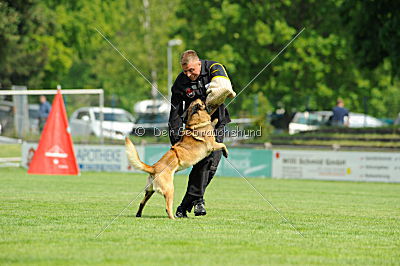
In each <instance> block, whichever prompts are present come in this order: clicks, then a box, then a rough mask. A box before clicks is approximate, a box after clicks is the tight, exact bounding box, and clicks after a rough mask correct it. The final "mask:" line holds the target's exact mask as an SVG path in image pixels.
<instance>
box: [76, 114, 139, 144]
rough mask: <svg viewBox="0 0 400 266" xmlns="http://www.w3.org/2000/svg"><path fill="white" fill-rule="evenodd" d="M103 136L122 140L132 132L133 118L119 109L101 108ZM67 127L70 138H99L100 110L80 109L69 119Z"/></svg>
mask: <svg viewBox="0 0 400 266" xmlns="http://www.w3.org/2000/svg"><path fill="white" fill-rule="evenodd" d="M103 115H104V120H103V125H102V129H103V136H104V137H106V138H111V139H124V137H125V135H127V134H129V133H130V132H131V131H132V128H133V125H134V122H135V120H134V118H133V116H132V114H130V113H129V112H127V111H125V110H124V109H120V108H110V107H104V108H103ZM69 125H70V128H71V134H72V136H89V135H94V136H97V137H100V131H101V130H100V129H101V128H100V108H99V107H82V108H79V109H78V110H76V111H75V112H74V113H73V114H72V115H71V118H70V121H69Z"/></svg>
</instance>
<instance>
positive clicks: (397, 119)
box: [393, 113, 400, 125]
mask: <svg viewBox="0 0 400 266" xmlns="http://www.w3.org/2000/svg"><path fill="white" fill-rule="evenodd" d="M393 124H394V125H400V113H399V115H398V116H397V118H396V119H395V120H394V122H393Z"/></svg>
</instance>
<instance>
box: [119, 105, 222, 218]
mask: <svg viewBox="0 0 400 266" xmlns="http://www.w3.org/2000/svg"><path fill="white" fill-rule="evenodd" d="M217 122H218V120H217V119H215V120H214V121H213V122H211V117H210V115H209V114H208V113H207V111H206V106H205V104H204V102H203V101H201V100H200V99H197V100H195V101H193V102H192V103H191V104H190V106H189V108H188V122H187V124H186V128H185V130H184V131H183V137H182V139H181V140H180V141H179V142H178V143H176V144H175V145H174V146H172V147H171V149H170V150H169V151H167V152H166V153H165V154H164V156H163V157H161V159H160V160H159V161H158V162H156V163H155V164H154V165H152V166H150V165H147V164H145V163H143V162H142V161H141V160H140V158H139V156H138V153H137V151H136V149H135V146H134V145H133V143H132V142H131V141H130V139H129V138H128V137H127V138H126V139H125V146H126V153H127V155H128V160H129V163H130V164H131V165H132V166H133V167H135V168H136V169H139V170H142V171H144V172H147V173H149V174H150V175H149V177H148V178H147V186H146V194H145V196H144V199H143V200H142V201H141V203H140V206H139V210H138V211H137V213H136V217H141V216H142V211H143V208H144V206H145V205H146V202H147V201H148V200H149V199H150V197H151V196H152V195H153V193H154V191H157V192H159V193H161V194H163V195H164V197H165V201H166V211H167V213H168V217H169V218H171V219H175V218H174V215H173V212H172V203H173V199H174V183H173V181H174V174H175V172H176V171H179V170H183V169H185V168H188V167H190V166H192V165H195V164H196V163H198V162H199V161H201V160H202V159H204V158H205V157H207V156H208V155H209V154H210V153H211V152H213V151H217V150H222V152H223V154H224V156H225V157H228V150H227V148H226V146H225V144H223V143H218V142H216V141H215V135H214V127H215V124H216V123H217Z"/></svg>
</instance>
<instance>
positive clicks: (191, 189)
mask: <svg viewBox="0 0 400 266" xmlns="http://www.w3.org/2000/svg"><path fill="white" fill-rule="evenodd" d="M181 67H182V70H183V71H182V72H181V73H180V74H179V75H178V77H177V78H176V80H175V82H174V85H173V86H172V88H171V91H172V96H171V103H172V106H171V112H170V115H169V136H170V141H171V144H172V145H174V144H175V143H177V142H178V141H179V140H180V138H181V135H180V132H181V130H180V128H182V126H183V123H185V122H186V121H184V120H185V114H186V113H185V111H186V108H187V107H189V105H190V103H191V102H192V101H194V100H196V99H198V98H200V99H202V100H203V101H205V100H206V97H207V93H210V90H212V89H213V88H215V87H216V86H215V84H217V85H218V84H219V82H221V84H225V85H227V86H231V83H230V81H229V77H228V75H227V73H226V70H225V68H224V67H223V66H222V65H221V64H220V63H217V62H215V61H208V60H200V59H199V57H198V56H197V53H196V52H195V51H193V50H188V51H185V52H184V53H183V54H182V56H181ZM211 80H213V83H212V84H213V86H211V87H210V83H211ZM228 81H229V84H226V83H227V82H228ZM230 88H232V87H230ZM215 118H218V123H217V124H216V126H215V133H216V141H217V142H220V143H221V142H223V140H224V136H223V133H224V126H225V125H226V124H227V123H229V122H230V121H231V119H230V117H229V113H228V111H227V110H226V109H225V106H224V105H223V104H222V105H220V106H219V107H218V108H217V109H216V111H215V112H214V113H213V114H212V115H211V120H214V119H215ZM221 155H222V152H221V151H216V152H213V153H211V154H210V155H209V156H208V157H206V158H204V159H203V160H202V161H200V162H199V163H197V164H196V165H194V166H193V168H192V171H191V172H190V174H189V181H188V186H187V190H186V194H185V196H184V197H183V199H182V202H181V204H180V205H179V207H178V208H177V211H176V214H175V215H176V217H178V218H184V217H187V214H186V212H190V211H191V210H192V207H193V206H194V214H195V215H196V216H199V215H206V209H205V207H204V199H203V196H204V192H205V190H206V187H207V186H208V184H209V183H210V181H211V179H212V178H213V177H214V175H215V172H216V171H217V167H218V164H219V161H220V160H221Z"/></svg>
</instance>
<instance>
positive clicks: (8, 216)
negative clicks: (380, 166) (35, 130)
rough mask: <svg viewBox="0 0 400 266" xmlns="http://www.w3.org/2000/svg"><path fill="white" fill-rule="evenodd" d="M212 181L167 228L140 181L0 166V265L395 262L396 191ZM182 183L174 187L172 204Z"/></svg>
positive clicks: (399, 227) (399, 221) (398, 242)
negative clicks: (196, 204)
mask: <svg viewBox="0 0 400 266" xmlns="http://www.w3.org/2000/svg"><path fill="white" fill-rule="evenodd" d="M249 180H250V182H251V183H252V184H253V185H254V186H255V187H257V188H258V189H259V191H260V192H261V193H263V194H264V195H265V196H266V197H267V198H268V199H269V200H271V201H272V203H273V204H274V205H275V206H276V207H277V208H278V209H279V210H280V211H281V212H282V214H284V215H285V216H286V217H287V218H288V219H289V220H290V221H291V222H292V223H293V224H294V225H295V226H296V227H297V228H298V230H300V231H301V232H302V234H303V235H304V236H305V238H303V237H301V236H300V235H299V234H298V233H296V231H294V230H293V229H292V228H291V227H290V225H289V224H288V223H286V222H285V221H284V220H283V219H282V218H281V217H280V216H279V215H278V214H277V213H276V212H275V211H274V210H273V209H272V208H271V207H270V206H269V205H268V204H267V203H266V202H265V201H263V200H262V198H261V197H260V196H259V195H258V194H257V193H256V192H254V191H253V189H252V188H251V187H250V186H249V185H248V184H247V183H246V182H245V181H244V180H243V179H241V178H223V177H216V178H215V179H214V180H213V182H212V184H211V186H210V187H209V189H208V191H207V194H206V201H207V205H206V206H207V210H208V214H207V216H205V217H194V216H193V215H192V214H191V218H189V219H184V220H176V221H172V220H169V219H167V216H166V213H165V211H164V208H165V207H164V199H163V197H161V196H160V195H154V196H153V198H152V199H151V200H150V201H149V203H148V206H146V208H145V210H144V212H143V217H142V218H136V217H135V216H134V214H135V212H136V209H137V206H138V203H139V201H140V199H141V198H142V195H140V197H139V199H137V200H136V201H134V202H133V204H132V206H131V207H129V208H128V209H127V210H126V211H125V212H124V213H123V214H122V215H121V216H120V217H119V218H117V219H116V220H115V222H114V223H113V224H111V225H110V226H109V228H108V229H107V230H106V231H105V232H104V233H103V234H102V235H101V236H100V237H99V238H97V239H96V238H95V237H96V234H98V233H99V232H100V231H101V229H102V228H103V227H104V226H106V225H107V224H108V223H110V222H111V220H112V219H113V218H114V217H115V216H116V215H117V214H118V213H120V211H121V210H122V209H123V208H124V207H125V206H126V205H127V204H128V203H129V202H130V201H131V200H132V199H133V198H134V197H135V196H136V195H137V194H138V193H139V192H140V191H141V190H142V189H143V188H144V185H145V175H137V174H121V173H86V172H85V173H82V175H81V176H30V175H27V174H26V171H25V170H24V169H15V168H14V169H12V168H0V224H1V227H0V228H1V233H0V264H2V265H4V264H35V265H36V264H39V265H40V264H47V265H48V264H62V265H64V264H69V265H75V264H130V265H143V264H157V265H158V264H176V265H184V264H194V265H221V264H224V265H243V264H265V265H271V264H324V265H325V264H358V265H371V264H385V265H387V264H393V265H395V264H397V265H398V264H399V263H400V234H399V232H400V184H380V183H354V182H326V181H325V182H324V181H304V180H273V179H254V178H253V179H249ZM186 182H187V179H186V177H184V176H177V177H176V180H175V198H176V201H175V204H174V208H176V206H177V204H178V203H179V202H178V201H179V200H180V199H181V198H182V196H183V193H184V190H185V187H186Z"/></svg>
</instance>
